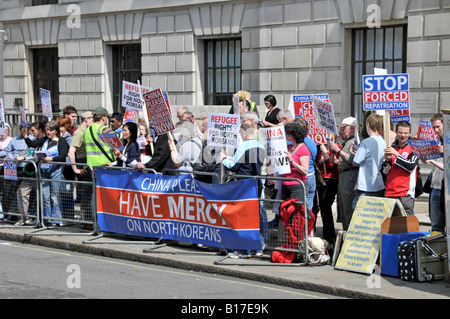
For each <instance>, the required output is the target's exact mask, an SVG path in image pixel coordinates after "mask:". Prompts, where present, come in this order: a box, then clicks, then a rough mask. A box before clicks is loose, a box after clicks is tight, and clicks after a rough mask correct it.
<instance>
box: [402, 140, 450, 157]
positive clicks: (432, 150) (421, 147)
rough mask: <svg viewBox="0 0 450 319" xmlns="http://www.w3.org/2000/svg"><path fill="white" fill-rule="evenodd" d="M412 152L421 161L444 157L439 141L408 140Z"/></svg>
mask: <svg viewBox="0 0 450 319" xmlns="http://www.w3.org/2000/svg"><path fill="white" fill-rule="evenodd" d="M406 143H408V145H409V146H410V147H411V150H412V151H413V153H414V154H416V155H417V156H418V157H420V158H421V159H426V160H431V159H437V158H441V157H444V153H441V152H440V151H439V148H440V146H441V143H439V141H437V140H433V141H427V140H417V141H415V140H406Z"/></svg>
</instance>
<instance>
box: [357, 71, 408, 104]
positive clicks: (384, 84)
mask: <svg viewBox="0 0 450 319" xmlns="http://www.w3.org/2000/svg"><path fill="white" fill-rule="evenodd" d="M363 109H364V111H376V110H406V109H409V74H385V75H364V76H363Z"/></svg>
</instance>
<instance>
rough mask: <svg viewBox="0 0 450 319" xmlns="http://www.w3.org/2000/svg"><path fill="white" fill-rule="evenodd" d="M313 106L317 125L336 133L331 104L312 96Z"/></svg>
mask: <svg viewBox="0 0 450 319" xmlns="http://www.w3.org/2000/svg"><path fill="white" fill-rule="evenodd" d="M313 107H314V112H315V114H316V122H317V125H318V126H319V127H321V128H323V129H324V130H327V131H328V132H330V133H331V134H334V135H336V136H337V135H338V131H337V129H336V127H337V126H336V120H335V118H334V109H333V105H332V104H331V103H329V102H326V101H324V100H321V99H319V98H318V97H315V96H313Z"/></svg>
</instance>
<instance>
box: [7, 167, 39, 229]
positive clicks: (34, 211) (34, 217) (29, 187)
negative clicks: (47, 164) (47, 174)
mask: <svg viewBox="0 0 450 319" xmlns="http://www.w3.org/2000/svg"><path fill="white" fill-rule="evenodd" d="M25 166H26V167H27V169H28V171H30V172H32V171H34V172H37V175H35V177H27V176H26V175H25V176H24V175H23V171H24V167H25ZM2 171H4V169H3V167H2ZM35 174H36V173H35ZM39 191H40V189H39V170H38V169H37V166H36V163H35V162H33V161H20V162H18V163H17V180H11V179H8V178H5V175H4V173H2V174H1V175H0V195H1V200H0V214H1V215H3V218H2V220H1V222H0V228H16V227H17V228H23V227H36V226H37V225H39V224H40V223H41V214H40V212H41V210H40V207H41V206H40V205H39V196H40V195H39V194H40V193H39Z"/></svg>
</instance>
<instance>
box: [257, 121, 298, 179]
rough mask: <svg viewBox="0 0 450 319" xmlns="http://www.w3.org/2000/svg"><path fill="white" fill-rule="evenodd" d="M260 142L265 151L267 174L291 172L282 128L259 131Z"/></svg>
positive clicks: (261, 129) (276, 127)
mask: <svg viewBox="0 0 450 319" xmlns="http://www.w3.org/2000/svg"><path fill="white" fill-rule="evenodd" d="M259 132H260V135H261V140H262V144H263V146H264V148H265V149H266V156H267V164H268V165H267V174H268V175H274V174H280V175H281V174H288V173H290V172H291V167H290V165H289V160H288V159H287V158H286V152H287V143H286V133H285V131H284V126H275V127H267V128H265V127H264V128H260V129H259Z"/></svg>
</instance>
